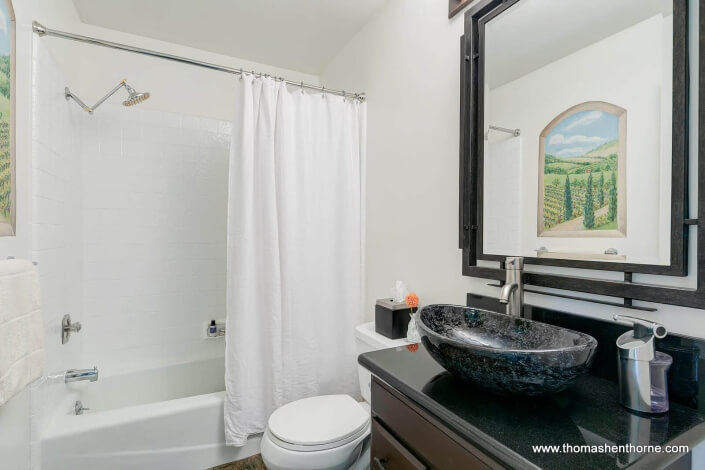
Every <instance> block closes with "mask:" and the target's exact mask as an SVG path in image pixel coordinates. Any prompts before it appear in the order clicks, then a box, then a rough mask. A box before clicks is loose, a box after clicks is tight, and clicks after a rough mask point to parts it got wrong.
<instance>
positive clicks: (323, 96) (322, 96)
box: [321, 86, 326, 99]
mask: <svg viewBox="0 0 705 470" xmlns="http://www.w3.org/2000/svg"><path fill="white" fill-rule="evenodd" d="M321 91H322V92H323V93H322V94H321V99H325V97H326V87H324V86H322V87H321Z"/></svg>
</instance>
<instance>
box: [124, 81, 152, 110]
mask: <svg viewBox="0 0 705 470" xmlns="http://www.w3.org/2000/svg"><path fill="white" fill-rule="evenodd" d="M125 88H126V89H127V92H128V93H129V94H130V96H128V97H127V99H126V100H125V101H123V102H122V105H123V106H134V105H136V104H140V103H141V102H143V101H145V100H147V99H149V97H150V94H149V92H148V91H145V92H144V93H137V92H136V91H135V89H134V88H132V87H131V86H130V85H128V84H127V83H125Z"/></svg>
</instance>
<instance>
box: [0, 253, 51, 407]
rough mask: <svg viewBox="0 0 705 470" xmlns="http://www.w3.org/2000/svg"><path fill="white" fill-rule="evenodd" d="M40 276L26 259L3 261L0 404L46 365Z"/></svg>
mask: <svg viewBox="0 0 705 470" xmlns="http://www.w3.org/2000/svg"><path fill="white" fill-rule="evenodd" d="M40 305H41V300H40V295H39V276H38V274H37V271H36V269H35V267H34V265H33V264H32V263H31V262H30V261H27V260H19V259H17V260H15V259H11V260H3V261H0V406H1V405H3V404H4V403H5V402H7V401H8V400H9V399H10V398H12V397H13V396H14V395H15V394H17V393H18V392H20V391H21V390H22V389H24V388H25V387H26V386H27V385H29V384H30V383H31V382H32V381H34V380H36V379H38V378H40V377H41V376H42V373H43V369H44V351H43V346H42V343H43V328H42V313H41V308H40Z"/></svg>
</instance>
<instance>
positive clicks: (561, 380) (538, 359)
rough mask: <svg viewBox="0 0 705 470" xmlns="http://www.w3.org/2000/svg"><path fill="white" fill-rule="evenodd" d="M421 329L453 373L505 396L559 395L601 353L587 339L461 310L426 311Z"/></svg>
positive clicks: (435, 355) (530, 323) (437, 307)
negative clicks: (597, 352)
mask: <svg viewBox="0 0 705 470" xmlns="http://www.w3.org/2000/svg"><path fill="white" fill-rule="evenodd" d="M416 324H417V328H418V330H419V334H420V335H421V342H422V343H423V345H424V346H425V347H426V349H427V350H428V352H429V353H430V354H431V356H432V357H433V358H434V359H435V360H436V361H437V362H438V363H439V364H440V365H442V366H443V367H444V368H445V369H446V370H448V372H450V373H451V374H453V375H455V376H456V377H458V378H461V379H463V380H465V381H468V382H471V383H473V384H476V385H478V386H481V387H483V388H486V389H489V390H492V391H495V392H498V393H503V394H522V395H541V394H544V393H552V392H560V391H561V390H563V389H565V388H566V387H568V386H569V385H570V384H571V383H573V382H574V381H575V379H577V378H578V377H579V376H580V375H581V374H584V373H585V372H587V371H588V369H589V368H590V364H591V363H592V359H593V357H594V354H595V348H597V341H596V340H595V338H593V337H592V336H589V335H586V334H584V333H580V332H577V331H573V330H568V329H566V328H561V327H558V326H553V325H549V324H546V323H541V322H537V321H533V320H528V319H524V318H518V317H511V316H509V315H506V314H503V313H495V312H489V311H486V310H478V309H474V308H469V307H463V306H459V305H427V306H426V307H424V308H422V309H421V310H420V311H419V312H418V313H417V314H416Z"/></svg>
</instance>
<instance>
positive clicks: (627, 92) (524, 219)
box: [483, 15, 673, 264]
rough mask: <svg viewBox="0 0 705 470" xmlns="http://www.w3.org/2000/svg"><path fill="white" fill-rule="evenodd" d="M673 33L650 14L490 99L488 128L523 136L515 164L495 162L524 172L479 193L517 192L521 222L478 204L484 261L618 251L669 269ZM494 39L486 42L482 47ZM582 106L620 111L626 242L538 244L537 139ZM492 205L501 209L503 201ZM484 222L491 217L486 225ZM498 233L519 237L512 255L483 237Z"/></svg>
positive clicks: (543, 240)
mask: <svg viewBox="0 0 705 470" xmlns="http://www.w3.org/2000/svg"><path fill="white" fill-rule="evenodd" d="M672 35H673V17H672V16H668V17H663V16H661V15H657V16H653V17H651V18H649V19H648V20H645V21H642V22H640V23H638V24H636V25H633V26H631V27H629V28H626V29H624V30H622V31H620V32H619V33H617V34H614V35H611V36H609V37H607V38H604V39H603V40H601V41H598V42H596V43H594V44H591V45H590V46H587V47H585V48H583V49H580V50H577V51H575V52H573V53H572V54H569V55H567V56H565V57H562V58H561V59H559V60H556V61H555V62H552V63H550V64H548V65H546V66H544V67H541V68H539V69H537V70H533V71H532V72H530V73H527V74H526V75H524V76H522V77H520V78H517V79H516V80H513V81H511V82H509V83H506V84H504V85H502V86H499V87H497V88H494V89H491V90H488V91H487V93H486V101H485V113H486V117H485V127H487V126H488V125H489V124H494V125H499V126H505V127H511V128H519V129H521V131H522V134H521V136H520V137H519V138H518V139H520V140H521V144H522V151H521V154H516V155H515V159H514V161H513V162H511V161H510V162H506V161H502V162H501V163H500V164H501V165H506V164H507V163H510V164H511V163H513V164H515V165H517V166H521V172H520V174H517V175H516V176H517V177H519V176H521V178H520V179H519V178H517V179H515V180H512V179H508V178H507V175H506V170H505V168H498V170H499V171H497V172H496V174H495V177H496V179H495V180H494V181H491V180H489V179H488V177H487V176H488V174H487V173H488V172H485V191H489V190H491V189H490V188H494V190H495V192H500V193H506V192H507V191H506V188H507V187H511V188H515V189H513V190H512V193H514V192H515V191H516V192H520V193H521V194H520V195H519V200H520V205H521V207H520V208H518V210H519V214H521V215H520V216H519V217H516V218H506V217H503V212H504V208H503V207H496V206H495V207H492V206H489V205H488V204H487V201H485V212H484V213H485V214H486V223H485V225H484V227H483V228H484V230H485V242H484V243H485V245H484V250H485V252H486V253H492V254H508V253H510V254H520V255H522V256H535V251H534V250H536V249H537V248H538V247H539V246H546V247H547V248H548V250H549V251H562V250H565V251H581V252H583V253H593V254H599V253H603V252H604V251H605V250H606V249H608V248H616V249H617V250H618V251H619V253H620V254H621V255H625V256H626V260H625V261H627V262H631V263H644V264H668V263H669V259H670V231H669V230H668V228H669V226H670V216H671V211H670V205H668V204H666V203H667V202H668V201H669V200H670V195H671V179H670V178H671V170H670V164H671V139H670V134H671V131H672V126H671V118H670V115H671V106H670V101H671V96H672V86H671V83H670V81H671V75H672V72H671V70H672V58H671V56H672V49H673V47H672V39H671V38H672ZM496 39H497V38H496V37H491V36H490V37H488V41H492V40H496ZM666 51H668V52H666ZM625 58H626V59H625ZM606 70H609V74H606V73H605V71H606ZM587 101H606V102H609V103H612V104H615V105H617V106H619V107H621V108H623V109H626V110H627V114H626V121H627V132H626V136H625V141H626V149H627V151H626V165H625V168H626V195H627V198H626V200H627V211H626V216H627V217H626V220H627V224H626V226H627V230H626V236H625V237H617V238H614V237H613V238H602V237H582V238H579V239H576V238H560V237H545V236H544V237H539V236H537V235H536V233H537V217H536V215H537V214H536V211H537V202H536V201H537V194H538V193H539V186H538V178H537V176H536V175H538V173H539V142H540V138H539V135H540V134H541V132H542V131H543V129H544V128H545V127H546V125H548V123H550V122H551V121H552V120H553V119H554V118H555V117H556V116H558V115H559V114H560V113H562V112H563V111H565V110H566V109H568V108H570V107H572V106H574V105H576V104H580V103H584V102H587ZM662 114H664V115H665V118H664V119H663V120H662V119H661V115H662ZM662 124H663V125H662ZM490 135H491V140H492V141H494V140H496V139H498V138H500V139H501V138H504V137H503V135H502V134H500V133H497V132H492V133H491V134H490ZM486 143H487V142H486ZM662 150H663V151H662ZM495 157H496V155H493V154H492V153H491V152H486V153H485V168H486V169H489V168H491V166H492V165H493V161H494V160H495ZM547 178H553V175H548V176H547ZM518 188H521V190H519V189H518ZM496 202H499V203H500V204H501V203H502V202H503V198H501V197H500V198H498V199H497V200H496ZM491 214H495V216H496V217H495V218H491V217H489V215H491ZM494 224H500V225H499V226H494ZM662 228H663V230H662ZM488 231H490V232H488ZM502 231H504V232H505V233H506V232H509V233H513V234H517V233H520V234H521V246H520V248H519V251H512V249H511V247H510V246H508V245H507V244H506V243H504V242H503V240H502V237H494V238H488V237H487V234H488V233H498V232H499V233H501V232H502Z"/></svg>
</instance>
